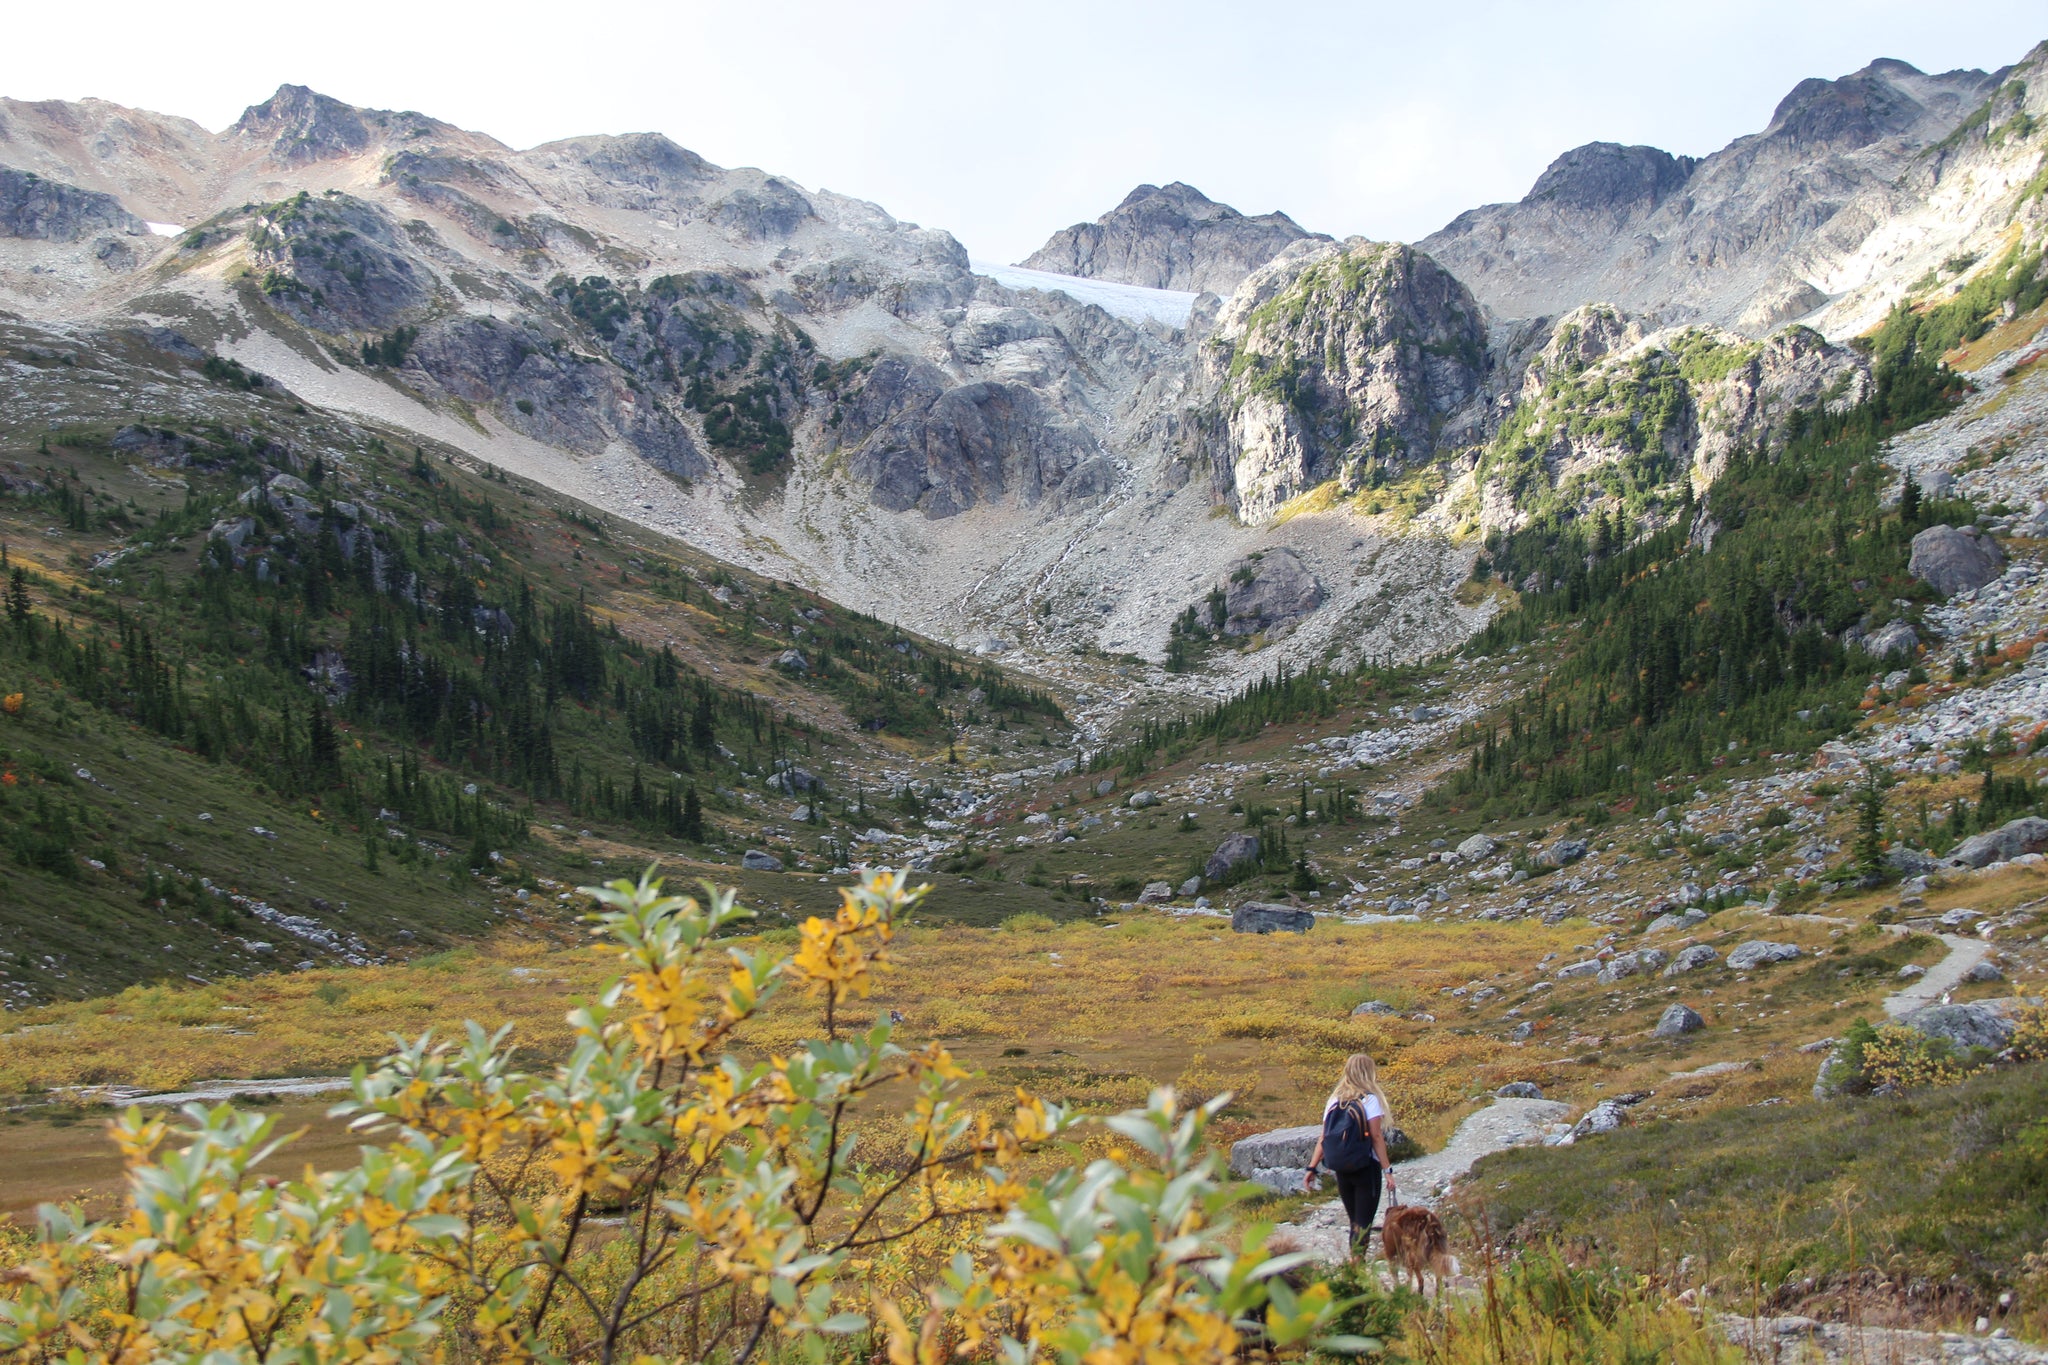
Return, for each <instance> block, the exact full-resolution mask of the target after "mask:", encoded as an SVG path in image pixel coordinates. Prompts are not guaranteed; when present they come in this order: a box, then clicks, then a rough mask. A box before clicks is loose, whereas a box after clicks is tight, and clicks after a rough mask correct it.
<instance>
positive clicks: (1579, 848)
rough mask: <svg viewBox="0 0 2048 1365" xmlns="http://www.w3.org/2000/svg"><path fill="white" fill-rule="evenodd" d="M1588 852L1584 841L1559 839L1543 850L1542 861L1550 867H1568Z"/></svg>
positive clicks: (1588, 849)
mask: <svg viewBox="0 0 2048 1365" xmlns="http://www.w3.org/2000/svg"><path fill="white" fill-rule="evenodd" d="M1589 851H1590V846H1589V845H1588V844H1587V843H1586V841H1585V840H1584V839H1559V840H1558V841H1557V842H1556V843H1554V844H1552V845H1551V846H1550V847H1549V848H1546V849H1544V850H1543V861H1544V862H1545V863H1547V864H1549V865H1550V866H1551V867H1569V866H1571V865H1572V864H1573V863H1575V862H1577V861H1578V860H1579V859H1581V858H1583V857H1585V856H1586V854H1587V853H1588V852H1589Z"/></svg>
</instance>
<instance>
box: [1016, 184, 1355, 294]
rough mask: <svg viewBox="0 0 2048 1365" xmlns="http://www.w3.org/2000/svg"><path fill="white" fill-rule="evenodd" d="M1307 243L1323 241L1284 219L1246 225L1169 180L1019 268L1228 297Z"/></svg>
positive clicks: (1054, 240)
mask: <svg viewBox="0 0 2048 1365" xmlns="http://www.w3.org/2000/svg"><path fill="white" fill-rule="evenodd" d="M1312 236H1313V237H1320V236H1321V234H1320V233H1310V232H1306V231H1304V230H1303V229H1302V228H1301V227H1299V226H1298V225H1297V224H1296V223H1295V221H1294V220H1293V219H1292V218H1289V217H1288V216H1287V215H1286V214H1284V213H1267V214H1261V215H1259V216H1258V217H1256V218H1254V217H1249V216H1247V215H1245V214H1242V213H1239V212H1238V211H1237V210H1236V209H1234V208H1232V207H1231V206H1230V205H1228V204H1221V203H1218V202H1217V201H1215V200H1214V199H1211V198H1210V197H1209V196H1208V195H1206V194H1203V193H1202V192H1201V191H1200V190H1198V189H1196V188H1195V187H1194V186H1193V185H1190V184H1187V183H1186V182H1185V181H1180V180H1175V181H1173V182H1171V183H1170V184H1167V185H1150V184H1146V185H1140V186H1138V187H1137V188H1136V189H1134V190H1132V191H1131V192H1130V193H1129V194H1127V195H1125V196H1124V198H1123V202H1122V203H1120V204H1118V205H1117V206H1116V207H1115V208H1113V209H1111V210H1110V211H1109V212H1108V213H1105V214H1103V215H1102V216H1101V217H1100V218H1098V219H1096V220H1095V221H1094V222H1092V223H1076V224H1074V225H1073V226H1072V227H1069V228H1063V229H1062V230H1060V231H1059V232H1056V233H1054V234H1053V235H1052V236H1051V237H1050V238H1048V239H1047V240H1046V243H1045V245H1044V246H1042V247H1040V248H1039V249H1038V250H1037V251H1035V252H1033V253H1032V254H1031V255H1030V256H1029V257H1027V258H1026V259H1025V260H1024V261H1023V262H1022V263H1021V264H1023V265H1024V266H1026V267H1027V268H1029V269H1032V270H1050V271H1053V272H1055V273H1057V274H1061V275H1080V276H1084V277H1086V278H1089V279H1098V280H1111V281H1114V282H1116V283H1118V284H1137V285H1144V286H1146V287H1148V288H1152V289H1180V290H1190V291H1199V290H1208V291H1210V292H1212V293H1216V294H1228V293H1229V292H1230V291H1231V290H1233V289H1235V288H1237V286H1238V283H1239V281H1241V280H1243V279H1244V277H1245V276H1246V275H1249V274H1250V273H1251V272H1252V271H1254V270H1256V269H1258V268H1259V267H1260V266H1262V265H1264V264H1265V263H1266V262H1268V261H1270V260H1272V259H1273V258H1274V257H1275V256H1277V255H1279V254H1280V253H1281V252H1282V251H1285V250H1286V249H1287V248H1288V247H1289V246H1291V245H1293V244H1294V243H1295V242H1298V241H1301V240H1302V239H1303V238H1305V237H1312Z"/></svg>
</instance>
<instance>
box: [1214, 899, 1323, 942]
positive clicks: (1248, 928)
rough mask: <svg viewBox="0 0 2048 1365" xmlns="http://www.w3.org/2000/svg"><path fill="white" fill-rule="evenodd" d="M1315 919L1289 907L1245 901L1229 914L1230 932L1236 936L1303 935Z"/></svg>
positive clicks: (1306, 913) (1305, 912) (1304, 912)
mask: <svg viewBox="0 0 2048 1365" xmlns="http://www.w3.org/2000/svg"><path fill="white" fill-rule="evenodd" d="M1315 922H1316V917H1315V916H1314V915H1312V914H1310V913H1309V912H1308V911H1306V910H1297V909H1295V908H1294V907H1293V906H1291V905H1273V904H1271V903H1269V902H1266V901H1246V902H1245V903H1244V904H1243V905H1240V906H1238V907H1237V908H1236V909H1235V910H1232V911H1231V912H1230V928H1231V932H1233V933H1238V934H1305V933H1307V932H1308V931H1309V930H1310V929H1311V928H1312V927H1314V925H1315Z"/></svg>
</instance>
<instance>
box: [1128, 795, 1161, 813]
mask: <svg viewBox="0 0 2048 1365" xmlns="http://www.w3.org/2000/svg"><path fill="white" fill-rule="evenodd" d="M1158 804H1159V797H1158V796H1157V795H1155V794H1154V793H1152V792H1132V793H1131V799H1130V802H1129V805H1130V807H1131V809H1132V810H1144V809H1145V808H1146V807H1147V806H1156V805H1158Z"/></svg>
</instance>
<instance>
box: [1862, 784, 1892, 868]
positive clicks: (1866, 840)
mask: <svg viewBox="0 0 2048 1365" xmlns="http://www.w3.org/2000/svg"><path fill="white" fill-rule="evenodd" d="M1890 786H1891V781H1890V779H1889V778H1888V776H1887V775H1886V774H1885V773H1884V772H1883V771H1882V770H1881V769H1879V768H1878V767H1876V766H1875V765H1872V766H1869V767H1866V768H1865V769H1864V770H1863V781H1862V782H1860V783H1858V784H1857V787H1856V843H1855V855H1856V869H1857V871H1858V872H1860V873H1862V874H1863V875H1864V876H1866V877H1883V876H1884V874H1885V861H1884V794H1885V791H1886V790H1887V789H1888V788H1889V787H1890Z"/></svg>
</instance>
